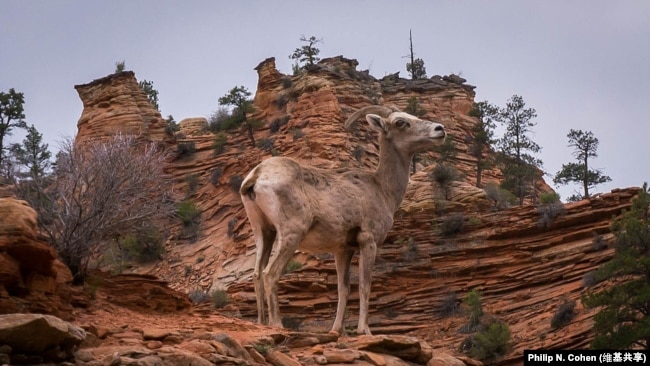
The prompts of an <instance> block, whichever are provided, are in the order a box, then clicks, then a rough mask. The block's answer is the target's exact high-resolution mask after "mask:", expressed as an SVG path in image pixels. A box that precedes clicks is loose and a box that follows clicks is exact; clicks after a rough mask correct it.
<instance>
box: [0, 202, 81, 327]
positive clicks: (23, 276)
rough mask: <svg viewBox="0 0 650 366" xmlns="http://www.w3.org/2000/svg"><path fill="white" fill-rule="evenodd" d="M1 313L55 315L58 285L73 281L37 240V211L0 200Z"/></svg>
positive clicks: (63, 266)
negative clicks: (46, 313) (51, 313)
mask: <svg viewBox="0 0 650 366" xmlns="http://www.w3.org/2000/svg"><path fill="white" fill-rule="evenodd" d="M0 212H2V219H1V220H0V314H1V313H12V312H22V311H25V312H56V310H57V308H58V306H57V304H56V303H55V302H56V297H55V296H53V295H54V294H55V293H57V292H58V290H59V287H60V285H61V284H64V283H66V282H69V281H71V280H72V275H71V274H70V270H69V269H68V268H67V267H66V266H65V265H63V263H61V262H60V261H59V260H58V259H56V252H55V251H54V249H53V248H52V247H51V246H49V245H48V244H47V243H46V242H44V241H43V240H42V239H40V238H39V237H38V228H37V225H36V219H37V218H36V212H35V211H34V210H33V209H32V208H31V207H29V205H28V204H27V203H26V202H25V201H21V200H17V199H14V198H0Z"/></svg>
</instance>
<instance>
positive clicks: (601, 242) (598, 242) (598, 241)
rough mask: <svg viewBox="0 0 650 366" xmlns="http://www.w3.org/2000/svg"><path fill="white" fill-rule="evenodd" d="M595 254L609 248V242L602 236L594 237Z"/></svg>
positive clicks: (593, 247)
mask: <svg viewBox="0 0 650 366" xmlns="http://www.w3.org/2000/svg"><path fill="white" fill-rule="evenodd" d="M591 248H592V249H593V251H594V252H598V251H601V250H603V249H605V248H607V242H606V241H605V238H603V236H602V235H594V240H593V241H592V247H591Z"/></svg>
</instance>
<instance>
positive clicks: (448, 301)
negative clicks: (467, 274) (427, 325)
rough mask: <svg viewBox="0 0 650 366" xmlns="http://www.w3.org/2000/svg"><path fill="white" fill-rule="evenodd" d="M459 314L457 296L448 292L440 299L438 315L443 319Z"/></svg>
mask: <svg viewBox="0 0 650 366" xmlns="http://www.w3.org/2000/svg"><path fill="white" fill-rule="evenodd" d="M459 312H460V304H459V300H458V295H456V293H455V292H448V293H447V294H446V295H445V297H444V298H443V299H442V303H441V304H440V308H439V309H438V313H440V316H442V317H443V318H446V317H449V316H453V315H456V314H458V313H459Z"/></svg>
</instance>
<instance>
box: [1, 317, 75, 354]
mask: <svg viewBox="0 0 650 366" xmlns="http://www.w3.org/2000/svg"><path fill="white" fill-rule="evenodd" d="M85 338H86V332H85V331H84V330H83V329H81V328H79V327H77V326H74V325H72V324H70V323H68V322H65V321H63V320H61V319H59V318H57V317H55V316H52V315H43V314H5V315H0V345H3V344H4V345H8V346H10V347H11V349H12V357H17V356H15V355H23V356H21V357H24V356H25V355H26V356H31V357H40V358H42V360H43V361H62V360H66V359H69V358H71V357H72V355H73V351H74V348H75V346H77V345H79V344H80V343H81V342H83V340H84V339H85ZM30 359H31V358H30Z"/></svg>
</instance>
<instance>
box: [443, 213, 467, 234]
mask: <svg viewBox="0 0 650 366" xmlns="http://www.w3.org/2000/svg"><path fill="white" fill-rule="evenodd" d="M464 227H465V215H463V214H462V213H461V212H457V213H454V214H451V215H449V216H445V217H444V218H443V219H442V223H441V226H440V231H441V232H442V235H444V236H452V235H456V234H458V233H460V232H461V231H463V228H464Z"/></svg>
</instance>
